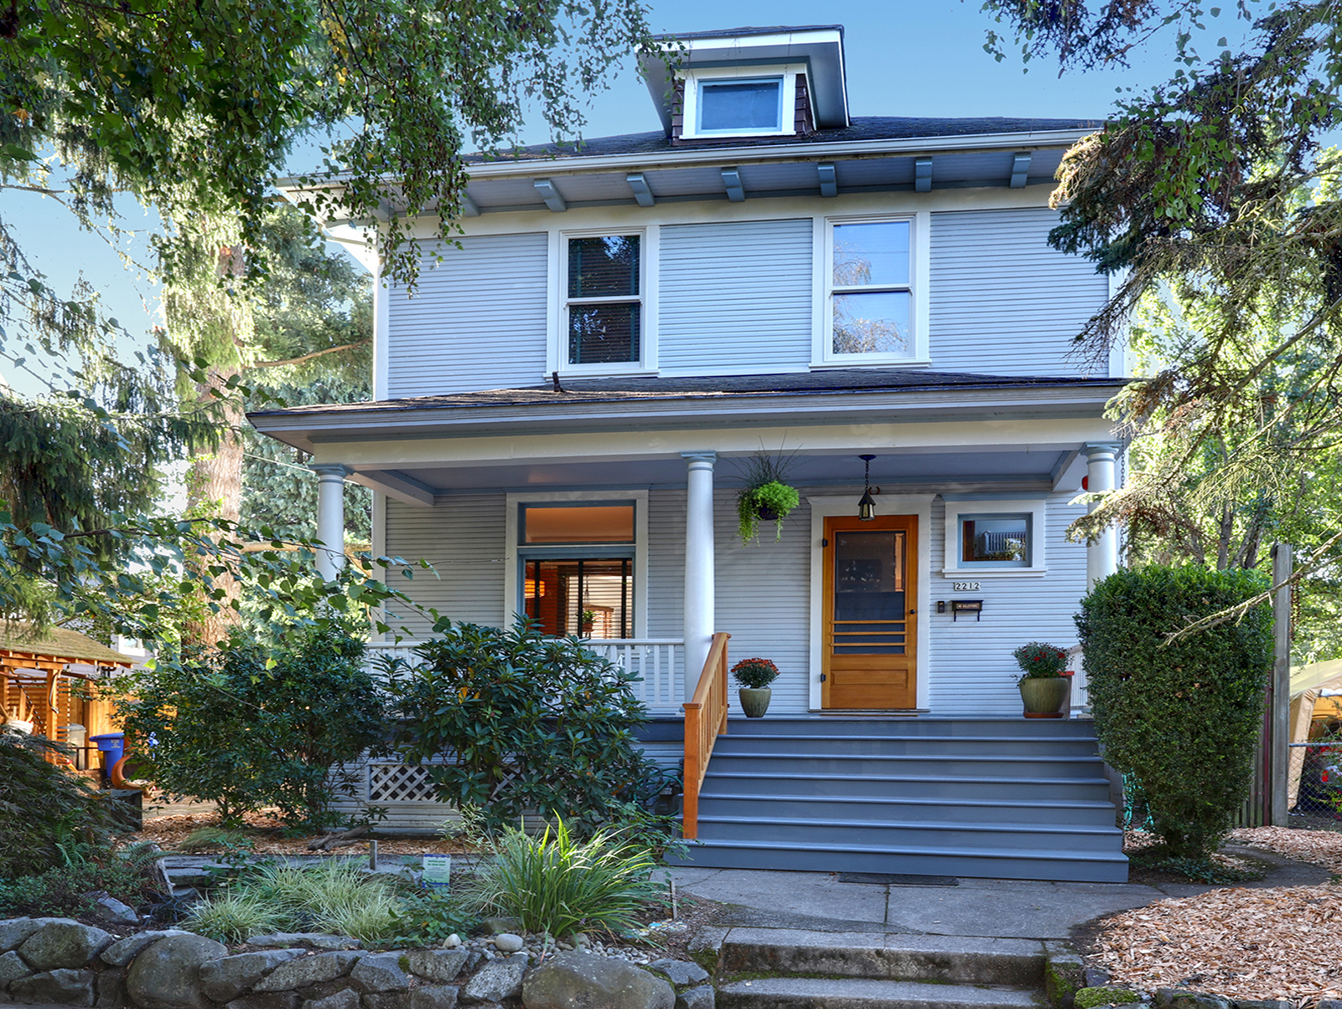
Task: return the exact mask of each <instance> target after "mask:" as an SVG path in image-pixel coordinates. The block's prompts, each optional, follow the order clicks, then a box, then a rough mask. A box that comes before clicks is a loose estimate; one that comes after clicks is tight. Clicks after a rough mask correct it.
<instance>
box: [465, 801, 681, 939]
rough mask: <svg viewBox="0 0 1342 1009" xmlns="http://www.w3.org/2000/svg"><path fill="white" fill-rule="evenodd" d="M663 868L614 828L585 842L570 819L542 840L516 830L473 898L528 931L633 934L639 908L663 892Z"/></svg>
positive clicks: (471, 902)
mask: <svg viewBox="0 0 1342 1009" xmlns="http://www.w3.org/2000/svg"><path fill="white" fill-rule="evenodd" d="M656 866H657V862H656V860H655V859H654V858H653V856H652V855H651V853H650V852H649V851H648V850H647V849H646V848H643V847H641V846H637V845H629V844H628V843H626V842H625V841H624V840H623V839H621V837H620V836H619V835H618V834H616V833H613V832H608V831H599V832H597V833H596V834H595V835H593V836H592V837H591V838H589V839H588V840H586V841H579V840H577V839H575V838H574V837H573V836H572V835H571V834H570V833H569V831H568V828H567V827H566V826H565V825H564V821H563V820H560V821H559V823H558V825H557V826H556V827H554V828H553V829H552V828H549V827H547V828H546V830H545V833H543V834H542V835H540V836H539V837H531V836H529V835H527V834H525V833H523V832H522V831H520V830H513V829H511V828H510V829H507V830H505V831H504V832H503V834H502V835H501V837H500V838H499V841H498V843H497V845H496V847H495V852H494V860H493V861H492V862H491V863H490V864H489V865H487V866H485V868H484V869H483V870H482V871H481V873H480V876H479V877H478V878H477V879H476V880H475V881H474V882H473V883H472V884H470V886H469V887H468V889H467V891H466V899H467V903H468V906H472V907H475V908H478V909H479V910H480V911H482V912H491V913H495V914H502V915H507V916H509V917H513V918H517V919H518V920H519V921H521V923H522V927H523V928H524V929H526V930H527V931H528V932H548V933H549V934H550V935H553V936H556V937H559V936H565V935H568V934H570V933H572V932H576V931H578V930H580V929H582V928H603V929H606V930H607V931H610V932H615V933H623V932H629V931H631V930H632V929H634V928H636V927H637V926H638V921H637V919H636V918H635V915H636V914H637V912H638V911H640V910H641V909H642V908H644V907H645V906H647V905H648V904H650V903H654V902H657V901H658V899H659V897H660V888H659V887H658V886H657V885H656V884H655V883H653V881H652V879H651V876H652V871H653V869H654V868H656Z"/></svg>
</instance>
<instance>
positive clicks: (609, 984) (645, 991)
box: [522, 952, 676, 1009]
mask: <svg viewBox="0 0 1342 1009" xmlns="http://www.w3.org/2000/svg"><path fill="white" fill-rule="evenodd" d="M522 1001H523V1002H524V1003H525V1004H526V1007H527V1009H674V1007H675V1004H676V995H675V992H674V991H672V989H671V986H670V985H669V984H667V983H666V981H664V980H662V979H661V978H659V977H657V976H655V975H653V974H649V973H648V972H647V971H645V970H643V969H642V968H640V967H636V966H634V965H633V964H631V963H629V962H627V961H625V960H617V959H613V958H609V957H604V956H595V955H593V954H591V953H577V952H574V953H560V954H559V955H557V956H555V957H552V958H551V959H549V960H547V961H546V962H545V963H543V964H541V965H540V966H539V967H537V968H536V969H535V970H533V971H532V972H531V973H530V974H528V975H527V979H526V983H525V984H524V985H523V988H522Z"/></svg>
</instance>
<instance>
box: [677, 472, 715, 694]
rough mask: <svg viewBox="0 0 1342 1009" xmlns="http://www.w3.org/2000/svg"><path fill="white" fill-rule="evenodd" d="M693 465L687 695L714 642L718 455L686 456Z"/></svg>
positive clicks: (687, 588) (687, 549)
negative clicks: (714, 547) (714, 520)
mask: <svg viewBox="0 0 1342 1009" xmlns="http://www.w3.org/2000/svg"><path fill="white" fill-rule="evenodd" d="M680 454H681V456H682V457H683V458H684V459H685V460H686V461H687V462H688V463H689V490H688V495H687V499H686V502H685V694H686V697H687V699H688V697H689V695H690V694H692V693H693V692H694V688H695V687H696V686H697V685H698V683H699V674H700V672H702V671H703V668H704V663H705V662H706V661H708V649H709V645H710V644H711V642H712V640H713V631H714V630H715V628H714V626H713V610H714V599H713V584H714V576H715V571H714V562H713V463H714V462H716V461H717V458H718V454H717V453H716V452H682V453H680Z"/></svg>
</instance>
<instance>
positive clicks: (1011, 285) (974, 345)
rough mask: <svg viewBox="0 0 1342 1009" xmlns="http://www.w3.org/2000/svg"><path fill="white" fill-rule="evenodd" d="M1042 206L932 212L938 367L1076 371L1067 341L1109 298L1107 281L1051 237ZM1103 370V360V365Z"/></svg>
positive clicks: (1050, 219) (933, 333) (932, 335)
mask: <svg viewBox="0 0 1342 1009" xmlns="http://www.w3.org/2000/svg"><path fill="white" fill-rule="evenodd" d="M1057 223H1058V215H1057V213H1055V212H1054V211H1052V210H1049V209H1047V208H1037V209H1028V210H975V211H955V212H943V213H935V214H932V231H931V271H930V281H929V283H930V290H929V306H930V313H931V323H930V327H929V344H930V352H931V357H932V365H931V366H932V368H933V369H934V370H936V371H968V372H978V373H980V374H986V375H1071V374H1082V373H1084V371H1085V365H1084V363H1083V362H1081V361H1078V360H1068V359H1067V352H1068V350H1069V349H1070V347H1071V343H1070V341H1071V339H1072V337H1074V336H1075V335H1076V334H1077V333H1079V332H1080V331H1081V327H1082V326H1084V325H1085V323H1086V320H1087V319H1089V318H1090V317H1091V315H1093V314H1094V313H1095V312H1096V311H1097V310H1098V309H1099V308H1100V307H1101V306H1102V305H1103V304H1104V302H1105V300H1106V298H1107V297H1108V293H1109V282H1108V279H1107V278H1105V277H1103V276H1100V275H1099V274H1097V273H1096V272H1095V269H1094V266H1093V265H1092V264H1091V263H1090V262H1089V261H1088V260H1086V259H1083V258H1081V257H1079V256H1064V255H1063V254H1062V253H1060V252H1057V251H1055V250H1054V249H1052V248H1050V247H1049V246H1048V244H1047V238H1048V233H1049V230H1050V229H1051V228H1053V227H1054V226H1056V224H1057ZM1101 374H1107V363H1106V365H1105V366H1104V367H1103V368H1102V369H1101Z"/></svg>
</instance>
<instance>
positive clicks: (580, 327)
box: [565, 235, 643, 365]
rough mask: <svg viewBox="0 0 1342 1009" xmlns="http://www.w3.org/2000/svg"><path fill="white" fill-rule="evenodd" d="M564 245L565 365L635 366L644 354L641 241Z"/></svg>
mask: <svg viewBox="0 0 1342 1009" xmlns="http://www.w3.org/2000/svg"><path fill="white" fill-rule="evenodd" d="M566 241H567V244H568V248H567V280H566V292H565V293H566V295H567V297H566V299H565V314H566V316H567V323H566V329H567V341H566V343H567V348H566V352H567V361H568V364H569V365H611V364H631V363H632V364H637V363H638V362H639V361H641V360H642V353H643V347H642V343H643V341H642V332H643V280H642V274H643V265H642V262H641V256H642V242H641V241H640V236H638V235H597V236H584V237H577V236H570V237H568V238H567V239H566Z"/></svg>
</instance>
